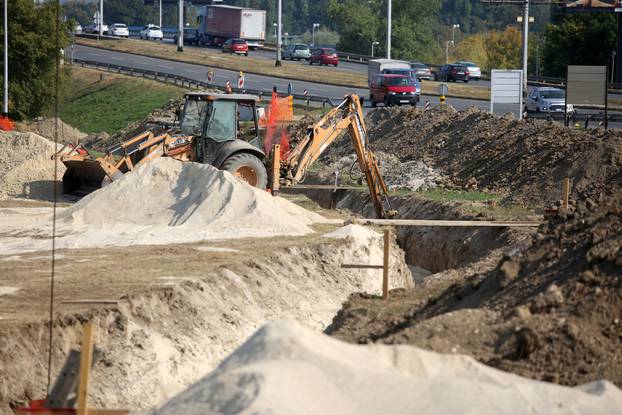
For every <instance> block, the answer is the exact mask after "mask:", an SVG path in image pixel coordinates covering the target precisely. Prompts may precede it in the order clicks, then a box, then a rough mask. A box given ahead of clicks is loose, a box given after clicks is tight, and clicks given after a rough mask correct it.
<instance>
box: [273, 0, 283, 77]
mask: <svg viewBox="0 0 622 415" xmlns="http://www.w3.org/2000/svg"><path fill="white" fill-rule="evenodd" d="M281 1H282V0H278V6H277V14H278V17H277V23H276V32H277V35H276V62H275V63H274V66H281V40H282V39H281V29H282V28H283V27H282V20H281V13H282V11H283V9H282V4H281Z"/></svg>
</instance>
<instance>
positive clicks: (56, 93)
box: [5, 0, 101, 396]
mask: <svg viewBox="0 0 622 415" xmlns="http://www.w3.org/2000/svg"><path fill="white" fill-rule="evenodd" d="M5 1H6V0H5ZM55 8H56V33H55V38H56V45H55V46H56V48H55V49H54V52H55V54H56V55H55V56H56V59H55V65H56V74H55V77H54V150H55V151H58V102H59V96H60V86H59V84H60V46H61V45H60V22H61V20H60V18H61V16H60V0H56V1H55ZM100 27H101V23H100ZM57 182H58V158H57V157H54V180H53V181H52V186H53V187H54V190H53V192H54V204H53V208H52V270H51V275H50V316H49V341H48V379H47V387H46V389H45V393H46V396H48V395H49V393H50V386H51V384H52V340H53V334H54V333H53V319H54V275H55V271H56V208H57V206H58V186H56V183H57Z"/></svg>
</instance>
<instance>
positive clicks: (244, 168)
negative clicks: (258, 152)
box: [221, 153, 268, 189]
mask: <svg viewBox="0 0 622 415" xmlns="http://www.w3.org/2000/svg"><path fill="white" fill-rule="evenodd" d="M221 169H222V170H225V171H228V172H229V173H231V174H233V175H234V176H236V177H237V178H238V179H240V180H242V181H245V182H246V183H248V184H250V185H251V186H254V187H256V188H258V189H265V188H266V186H267V185H268V172H267V171H266V166H264V164H263V163H262V162H261V160H259V158H257V157H256V156H253V155H252V154H249V153H238V154H234V155H233V156H231V157H229V158H228V159H227V160H225V162H224V163H223V165H222V167H221Z"/></svg>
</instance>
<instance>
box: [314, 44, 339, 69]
mask: <svg viewBox="0 0 622 415" xmlns="http://www.w3.org/2000/svg"><path fill="white" fill-rule="evenodd" d="M314 63H317V64H319V65H320V66H322V65H335V66H337V65H338V64H339V56H337V51H336V50H335V49H333V48H315V49H313V51H312V52H311V57H309V65H313V64H314Z"/></svg>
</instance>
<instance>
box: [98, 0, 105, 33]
mask: <svg viewBox="0 0 622 415" xmlns="http://www.w3.org/2000/svg"><path fill="white" fill-rule="evenodd" d="M98 32H99V37H102V36H103V35H104V0H99V30H98Z"/></svg>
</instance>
